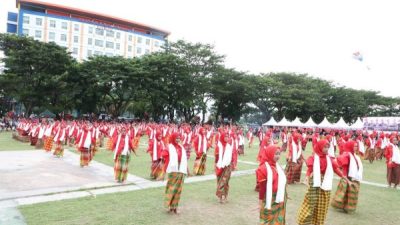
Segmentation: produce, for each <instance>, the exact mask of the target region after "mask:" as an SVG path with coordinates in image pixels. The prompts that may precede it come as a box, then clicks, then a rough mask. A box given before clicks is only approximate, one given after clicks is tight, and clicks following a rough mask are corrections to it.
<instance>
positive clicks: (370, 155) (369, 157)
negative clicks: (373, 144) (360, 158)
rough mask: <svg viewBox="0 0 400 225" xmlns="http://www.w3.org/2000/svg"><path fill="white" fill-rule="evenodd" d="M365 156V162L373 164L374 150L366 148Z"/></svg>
mask: <svg viewBox="0 0 400 225" xmlns="http://www.w3.org/2000/svg"><path fill="white" fill-rule="evenodd" d="M366 153H367V154H366V155H365V160H369V162H370V163H372V162H374V159H375V149H373V148H368V150H367V152H366Z"/></svg>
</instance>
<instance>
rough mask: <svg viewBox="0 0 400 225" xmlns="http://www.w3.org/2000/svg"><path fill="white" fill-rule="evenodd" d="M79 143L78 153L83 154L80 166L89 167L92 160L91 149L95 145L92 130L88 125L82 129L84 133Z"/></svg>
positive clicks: (78, 140) (81, 133)
mask: <svg viewBox="0 0 400 225" xmlns="http://www.w3.org/2000/svg"><path fill="white" fill-rule="evenodd" d="M77 142H78V151H79V152H80V153H81V157H80V166H81V167H84V166H89V162H90V160H91V158H92V157H91V150H90V147H91V146H92V144H93V140H92V132H91V131H90V128H88V127H87V126H86V125H84V126H83V127H82V131H81V132H80V135H79V137H78V139H77Z"/></svg>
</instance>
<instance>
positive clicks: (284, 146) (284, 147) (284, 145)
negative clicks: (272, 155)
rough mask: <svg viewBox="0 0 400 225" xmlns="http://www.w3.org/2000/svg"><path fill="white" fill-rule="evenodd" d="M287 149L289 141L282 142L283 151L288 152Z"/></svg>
mask: <svg viewBox="0 0 400 225" xmlns="http://www.w3.org/2000/svg"><path fill="white" fill-rule="evenodd" d="M286 149H287V142H286V143H283V144H282V147H281V152H286Z"/></svg>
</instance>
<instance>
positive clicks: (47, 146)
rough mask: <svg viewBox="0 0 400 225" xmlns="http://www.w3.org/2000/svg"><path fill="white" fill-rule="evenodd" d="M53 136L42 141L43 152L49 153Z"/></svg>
mask: <svg viewBox="0 0 400 225" xmlns="http://www.w3.org/2000/svg"><path fill="white" fill-rule="evenodd" d="M53 138H54V137H53V136H50V137H46V139H45V140H44V150H45V151H47V152H49V151H51V149H52V148H53Z"/></svg>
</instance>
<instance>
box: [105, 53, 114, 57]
mask: <svg viewBox="0 0 400 225" xmlns="http://www.w3.org/2000/svg"><path fill="white" fill-rule="evenodd" d="M106 56H108V57H113V56H114V54H112V53H111V52H106Z"/></svg>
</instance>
